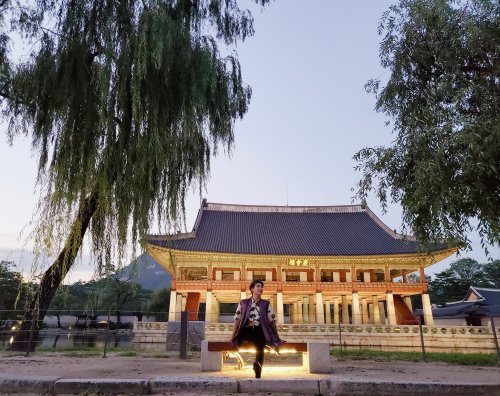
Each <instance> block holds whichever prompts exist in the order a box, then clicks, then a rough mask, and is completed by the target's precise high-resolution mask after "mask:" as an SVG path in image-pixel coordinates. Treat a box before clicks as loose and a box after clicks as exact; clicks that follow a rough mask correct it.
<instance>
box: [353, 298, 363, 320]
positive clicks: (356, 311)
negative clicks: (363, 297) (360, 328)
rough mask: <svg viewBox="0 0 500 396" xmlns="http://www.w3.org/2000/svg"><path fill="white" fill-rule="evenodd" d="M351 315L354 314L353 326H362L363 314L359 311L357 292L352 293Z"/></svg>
mask: <svg viewBox="0 0 500 396" xmlns="http://www.w3.org/2000/svg"><path fill="white" fill-rule="evenodd" d="M351 313H352V324H354V325H360V324H361V323H362V322H361V313H360V311H359V295H358V292H357V291H356V292H353V293H352V304H351Z"/></svg>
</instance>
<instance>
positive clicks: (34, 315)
mask: <svg viewBox="0 0 500 396" xmlns="http://www.w3.org/2000/svg"><path fill="white" fill-rule="evenodd" d="M96 209H97V193H95V192H94V193H92V194H91V195H90V196H89V197H87V198H86V199H85V201H84V202H83V204H82V206H81V207H80V210H79V211H78V215H77V218H76V219H75V222H74V223H73V226H72V227H71V232H70V235H69V236H68V239H67V241H66V245H65V247H64V249H63V250H62V251H61V253H59V256H58V257H57V259H56V260H55V261H54V263H53V264H52V265H51V266H50V268H49V269H47V271H45V273H44V274H43V277H42V280H41V281H40V286H39V288H38V290H37V292H36V294H35V296H34V298H33V300H32V301H31V303H30V305H29V308H27V310H26V311H25V313H24V317H23V321H22V323H21V326H20V328H19V330H18V331H17V332H16V333H15V335H14V341H13V343H12V345H11V350H13V351H33V350H34V349H35V345H36V341H37V339H38V333H39V331H40V327H41V323H42V322H43V319H44V318H45V314H46V313H47V309H48V308H49V305H50V303H51V301H52V298H53V297H54V295H55V293H56V291H57V288H58V287H59V285H60V284H61V283H62V281H63V280H64V277H65V276H66V274H67V273H68V271H69V270H70V268H71V266H72V265H73V264H74V262H75V258H76V255H77V254H78V251H79V250H80V247H81V246H82V241H83V237H84V235H85V232H86V231H87V228H88V227H89V224H90V219H91V218H92V216H93V214H94V213H95V211H96ZM32 324H33V325H32Z"/></svg>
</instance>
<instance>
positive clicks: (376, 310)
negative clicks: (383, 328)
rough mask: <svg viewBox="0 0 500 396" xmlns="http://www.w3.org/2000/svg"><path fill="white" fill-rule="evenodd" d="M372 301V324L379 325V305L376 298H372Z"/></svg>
mask: <svg viewBox="0 0 500 396" xmlns="http://www.w3.org/2000/svg"><path fill="white" fill-rule="evenodd" d="M372 299H373V323H374V324H381V323H382V321H381V320H380V305H379V303H378V297H377V296H372Z"/></svg>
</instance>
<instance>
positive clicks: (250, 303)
mask: <svg viewBox="0 0 500 396" xmlns="http://www.w3.org/2000/svg"><path fill="white" fill-rule="evenodd" d="M263 291H264V282H263V281H261V280H254V281H252V283H250V292H251V293H252V297H250V298H247V299H244V300H241V301H240V303H239V305H238V308H237V309H236V314H235V315H234V329H233V335H232V336H231V343H233V344H236V345H238V346H241V345H242V344H245V343H246V344H251V345H252V346H254V347H255V349H256V351H257V352H256V354H255V361H254V362H253V371H254V372H255V378H260V374H261V372H262V365H263V364H264V347H265V346H266V345H269V346H271V347H273V348H277V347H278V346H279V345H280V344H281V343H283V342H284V341H282V340H281V339H280V337H279V335H278V329H277V328H276V315H275V314H274V311H273V308H272V307H271V304H270V303H269V301H268V300H263V299H262V298H261V296H262V292H263Z"/></svg>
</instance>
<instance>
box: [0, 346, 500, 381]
mask: <svg viewBox="0 0 500 396" xmlns="http://www.w3.org/2000/svg"><path fill="white" fill-rule="evenodd" d="M266 359H267V360H266V364H265V365H264V369H263V372H262V377H263V378H317V377H323V375H319V374H309V373H306V371H305V370H304V369H303V368H302V366H301V357H300V356H298V355H297V356H291V357H283V356H282V357H279V358H277V357H269V358H266ZM235 363H236V361H235V360H233V359H230V360H228V361H227V362H226V363H225V365H224V370H223V372H222V373H206V372H202V371H201V369H200V354H199V353H191V354H189V355H188V358H187V359H184V360H182V359H180V358H179V355H178V353H174V352H172V353H169V354H162V355H159V356H157V357H155V356H154V355H150V356H148V355H141V356H120V355H119V354H116V353H110V354H108V357H106V358H103V357H102V355H101V356H91V357H76V356H67V355H65V354H64V353H61V352H59V353H48V352H45V353H34V354H33V355H31V356H29V357H24V356H23V355H19V354H17V355H16V354H13V353H9V352H2V353H0V373H1V374H3V375H9V374H11V375H12V376H60V377H61V378H134V379H154V378H158V377H162V376H175V377H186V376H196V377H198V376H222V377H231V378H246V377H247V378H252V377H253V372H252V370H251V365H250V363H251V357H246V365H245V367H244V368H243V369H241V370H238V369H237V367H236V364H235ZM331 369H332V374H331V375H332V376H334V377H337V378H341V379H350V380H359V381H363V380H379V381H398V382H412V383H413V382H438V383H453V384H500V367H470V366H458V365H449V364H446V363H435V362H432V363H425V362H398V361H392V362H385V361H373V360H370V361H365V360H339V359H338V358H334V357H332V359H331Z"/></svg>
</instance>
